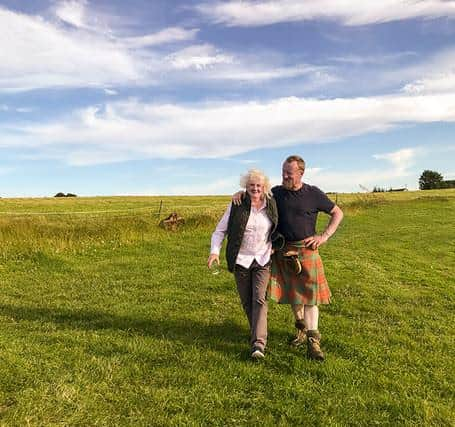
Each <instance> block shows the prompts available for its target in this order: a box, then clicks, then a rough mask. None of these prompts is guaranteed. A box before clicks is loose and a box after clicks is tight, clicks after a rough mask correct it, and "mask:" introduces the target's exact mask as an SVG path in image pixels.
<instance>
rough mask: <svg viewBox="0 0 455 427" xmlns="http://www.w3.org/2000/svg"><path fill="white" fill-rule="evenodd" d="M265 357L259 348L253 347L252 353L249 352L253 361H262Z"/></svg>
mask: <svg viewBox="0 0 455 427" xmlns="http://www.w3.org/2000/svg"><path fill="white" fill-rule="evenodd" d="M264 357H265V355H264V350H261V349H260V348H257V347H254V348H253V351H252V352H251V358H252V359H255V360H259V359H263V358H264Z"/></svg>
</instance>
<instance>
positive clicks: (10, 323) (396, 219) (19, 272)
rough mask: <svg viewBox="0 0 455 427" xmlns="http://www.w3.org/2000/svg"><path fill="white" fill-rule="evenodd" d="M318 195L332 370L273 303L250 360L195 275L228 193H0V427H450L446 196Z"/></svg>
mask: <svg viewBox="0 0 455 427" xmlns="http://www.w3.org/2000/svg"><path fill="white" fill-rule="evenodd" d="M330 197H332V198H333V199H335V197H337V200H338V204H339V205H340V206H341V207H342V208H343V210H344V212H345V219H344V221H343V223H342V225H341V226H340V228H339V230H338V232H337V234H336V235H335V236H334V237H333V238H332V239H331V240H330V241H329V243H328V244H327V245H325V246H323V247H322V248H321V254H322V257H323V260H324V265H325V269H326V274H327V277H328V280H329V284H330V287H331V290H332V293H333V301H332V304H330V305H329V306H326V307H322V308H321V323H320V330H321V333H322V336H323V340H322V346H323V348H324V350H325V351H326V354H327V360H326V361H325V362H324V363H317V362H314V361H310V360H308V359H307V358H306V356H305V352H303V351H300V350H293V349H290V348H289V346H288V345H287V339H288V337H289V334H291V333H292V332H293V326H292V325H293V320H292V315H291V311H290V309H289V307H288V306H280V305H277V304H274V303H270V307H269V344H268V348H267V355H266V359H265V360H264V361H263V363H259V364H258V363H252V362H251V361H250V360H249V351H248V350H249V348H248V330H247V324H246V320H245V317H244V315H243V313H242V311H241V307H240V303H239V300H238V296H237V293H236V290H235V285H234V280H233V277H232V275H230V274H229V273H228V272H227V271H226V268H225V265H226V264H225V262H224V260H223V268H222V271H221V274H219V275H217V276H214V275H211V274H210V273H209V272H208V271H207V268H206V265H205V262H206V259H207V256H208V251H209V246H210V235H211V233H212V231H213V229H214V227H215V225H216V222H217V220H218V219H219V217H220V216H221V214H222V213H223V211H224V209H225V208H226V206H227V204H228V202H229V199H230V197H229V196H180V197H179V196H114V197H89V198H86V197H76V198H30V199H22V198H21V199H0V270H1V275H0V277H1V284H2V294H1V300H0V318H1V330H0V357H1V363H0V424H1V425H8V426H9V425H18V426H22V425H36V426H42V425H81V426H82V425H105V426H112V425H144V426H150V425H157V426H162V425H175V426H177V425H189V426H191V425H194V426H199V425H219V426H226V425H283V426H284V425H321V426H326V425H333V426H345V425H346V426H348V425H362V426H363V425H365V426H369V425H381V426H382V425H390V426H396V425H409V426H411V425H412V426H414V425H422V426H427V425H434V426H441V425H442V426H445V425H447V426H452V425H455V408H454V396H455V389H454V383H455V371H454V366H453V365H454V363H453V361H454V356H455V350H454V348H455V345H454V344H455V340H454V332H453V324H454V308H455V290H454V285H455V279H454V278H455V246H454V245H455V243H454V242H455V224H454V221H453V212H454V208H455V190H427V191H408V192H403V193H375V194H365V193H354V194H338V195H331V196H330ZM161 201H162V202H163V203H162V210H161V214H160V218H164V217H165V216H167V215H168V214H170V213H171V212H174V211H176V212H178V213H179V214H181V215H183V216H184V217H185V219H186V223H185V225H184V226H183V227H182V228H181V229H179V230H178V231H177V232H167V231H165V230H163V229H161V228H160V227H159V226H158V219H159V218H158V215H157V213H158V211H159V208H160V203H161ZM450 218H452V219H450ZM326 221H327V219H326V216H325V215H320V219H319V227H323V225H324V224H325V222H326Z"/></svg>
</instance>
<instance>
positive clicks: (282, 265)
mask: <svg viewBox="0 0 455 427" xmlns="http://www.w3.org/2000/svg"><path fill="white" fill-rule="evenodd" d="M289 250H294V251H298V258H299V260H300V263H301V264H302V271H301V273H300V274H298V275H296V274H295V272H293V271H290V270H289V267H287V266H286V261H285V260H284V257H283V253H284V252H286V251H289ZM267 293H268V296H269V298H270V299H272V300H273V301H276V302H277V303H279V304H292V305H296V304H304V305H318V304H329V303H330V296H331V292H330V289H329V285H328V283H327V280H326V278H325V274H324V266H323V264H322V260H321V257H320V256H319V251H318V250H317V249H316V250H313V249H309V248H305V247H304V246H303V244H302V243H301V242H292V243H289V242H288V243H287V244H286V246H285V247H284V248H283V249H282V250H278V251H276V252H275V253H274V254H273V255H272V268H271V275H270V281H269V287H268V292H267Z"/></svg>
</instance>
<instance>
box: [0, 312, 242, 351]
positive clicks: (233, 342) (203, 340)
mask: <svg viewBox="0 0 455 427" xmlns="http://www.w3.org/2000/svg"><path fill="white" fill-rule="evenodd" d="M0 315H1V316H5V317H8V318H12V319H14V320H16V321H32V322H35V321H38V322H41V323H43V324H44V323H53V324H54V325H56V326H57V327H58V329H60V330H65V329H71V330H81V331H99V330H106V331H109V330H112V331H122V332H125V333H127V334H130V335H131V336H134V335H141V336H150V337H154V338H156V339H164V340H167V341H174V342H178V343H180V344H182V345H188V346H196V347H204V348H209V349H211V350H216V351H219V352H222V353H226V354H235V355H237V357H240V358H241V359H249V356H250V355H249V344H248V342H249V337H248V330H247V326H246V320H245V325H244V326H241V325H239V324H237V323H235V322H233V321H231V320H224V321H223V322H219V323H214V322H208V321H207V322H202V321H197V320H193V319H187V318H180V319H156V318H155V319H154V318H152V317H140V315H138V316H128V315H118V314H112V313H108V312H104V311H96V310H77V309H64V308H45V307H27V306H13V305H6V304H3V305H0Z"/></svg>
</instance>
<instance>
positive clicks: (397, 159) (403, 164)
mask: <svg viewBox="0 0 455 427" xmlns="http://www.w3.org/2000/svg"><path fill="white" fill-rule="evenodd" d="M420 151H421V150H420V149H418V148H403V149H401V150H398V151H393V152H390V153H383V154H375V155H373V157H374V158H375V159H378V160H387V161H388V162H390V163H391V164H392V165H393V167H394V170H395V171H396V172H398V173H400V172H403V171H406V170H407V169H408V168H409V167H410V166H412V164H413V162H414V159H415V157H416V156H417V155H418V154H419V152H420Z"/></svg>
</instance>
